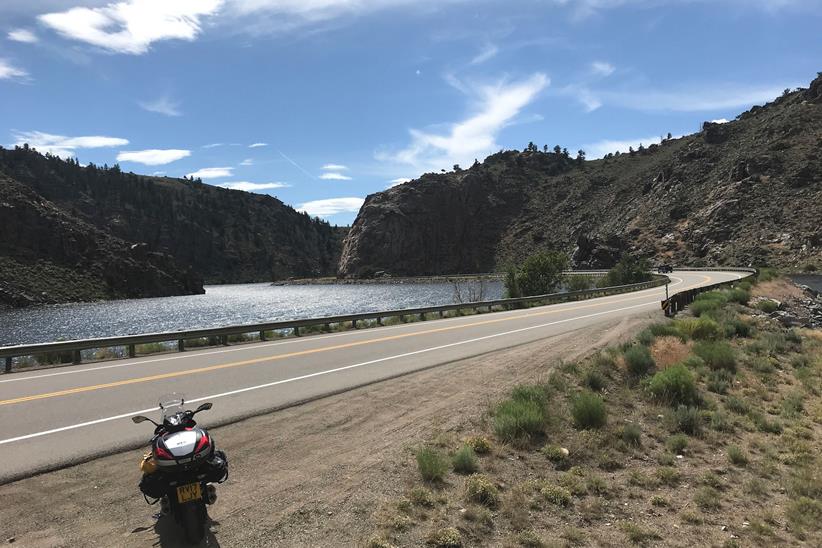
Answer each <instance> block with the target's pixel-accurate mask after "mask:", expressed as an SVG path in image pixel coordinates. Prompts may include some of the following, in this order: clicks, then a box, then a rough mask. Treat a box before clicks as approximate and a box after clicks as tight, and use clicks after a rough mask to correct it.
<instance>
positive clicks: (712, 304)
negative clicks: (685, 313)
mask: <svg viewBox="0 0 822 548" xmlns="http://www.w3.org/2000/svg"><path fill="white" fill-rule="evenodd" d="M727 302H728V297H727V295H726V294H725V293H723V292H721V291H708V292H706V293H700V294H699V295H697V297H696V299H695V300H694V302H693V303H691V312H693V314H694V316H701V315H702V314H705V313H707V312H714V311H716V310H719V309H720V308H722V307H723V306H725V303H727Z"/></svg>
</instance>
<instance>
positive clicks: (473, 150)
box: [377, 73, 549, 169]
mask: <svg viewBox="0 0 822 548" xmlns="http://www.w3.org/2000/svg"><path fill="white" fill-rule="evenodd" d="M548 85H549V80H548V77H547V76H546V75H545V74H542V73H536V74H534V75H532V76H531V77H530V78H527V79H525V80H521V81H518V82H508V81H502V82H499V83H497V84H495V85H479V86H468V85H465V84H460V87H461V88H462V89H464V90H465V91H466V92H468V93H470V94H471V95H472V96H473V97H474V103H475V105H474V111H475V114H473V115H472V116H470V117H468V118H467V119H465V120H463V121H461V122H457V123H455V124H451V127H450V130H449V131H447V132H446V133H445V134H441V133H433V132H426V131H422V130H418V129H412V130H410V133H411V143H410V144H409V145H408V146H407V147H406V148H404V149H402V150H400V151H398V152H394V153H387V152H381V153H378V154H377V158H378V159H379V160H383V161H392V162H396V163H400V164H408V165H412V166H415V167H416V168H419V169H439V168H450V167H451V166H452V165H454V164H464V165H465V164H470V163H471V162H473V160H474V159H475V158H484V157H485V156H487V155H488V154H490V153H492V152H493V151H494V150H497V149H499V148H500V147H499V145H498V144H497V143H496V137H497V134H498V133H499V132H500V131H501V130H502V129H503V128H504V127H505V126H506V125H509V124H510V123H511V122H512V121H513V120H514V119H515V118H516V117H517V115H518V114H519V113H520V111H521V110H522V109H523V108H525V107H526V106H527V105H529V104H530V103H531V102H532V101H533V100H534V99H535V98H536V97H537V95H539V93H540V92H541V91H542V90H543V89H544V88H545V87H546V86H548Z"/></svg>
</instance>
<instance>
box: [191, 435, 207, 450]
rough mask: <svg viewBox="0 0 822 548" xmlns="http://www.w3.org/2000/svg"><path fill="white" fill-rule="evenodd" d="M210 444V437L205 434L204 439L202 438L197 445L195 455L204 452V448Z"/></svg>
mask: <svg viewBox="0 0 822 548" xmlns="http://www.w3.org/2000/svg"><path fill="white" fill-rule="evenodd" d="M208 444H209V441H208V435H207V434H203V437H202V438H200V441H199V442H198V443H197V448H196V449H195V450H194V452H195V453H199V452H200V451H202V450H203V449H204V448H206V447H208Z"/></svg>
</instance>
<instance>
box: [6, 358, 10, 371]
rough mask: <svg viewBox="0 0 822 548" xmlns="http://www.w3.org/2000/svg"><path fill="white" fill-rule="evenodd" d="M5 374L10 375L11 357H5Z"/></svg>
mask: <svg viewBox="0 0 822 548" xmlns="http://www.w3.org/2000/svg"><path fill="white" fill-rule="evenodd" d="M6 373H11V356H7V357H6Z"/></svg>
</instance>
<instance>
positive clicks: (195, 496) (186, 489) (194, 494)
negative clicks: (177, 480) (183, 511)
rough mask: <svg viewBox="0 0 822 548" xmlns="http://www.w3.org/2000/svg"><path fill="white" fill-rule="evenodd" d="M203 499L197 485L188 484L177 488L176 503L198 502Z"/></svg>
mask: <svg viewBox="0 0 822 548" xmlns="http://www.w3.org/2000/svg"><path fill="white" fill-rule="evenodd" d="M201 498H203V491H202V489H201V488H200V484H199V483H189V484H188V485H181V486H179V487H178V488H177V502H179V503H180V504H183V503H185V502H190V501H192V500H200V499H201Z"/></svg>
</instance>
